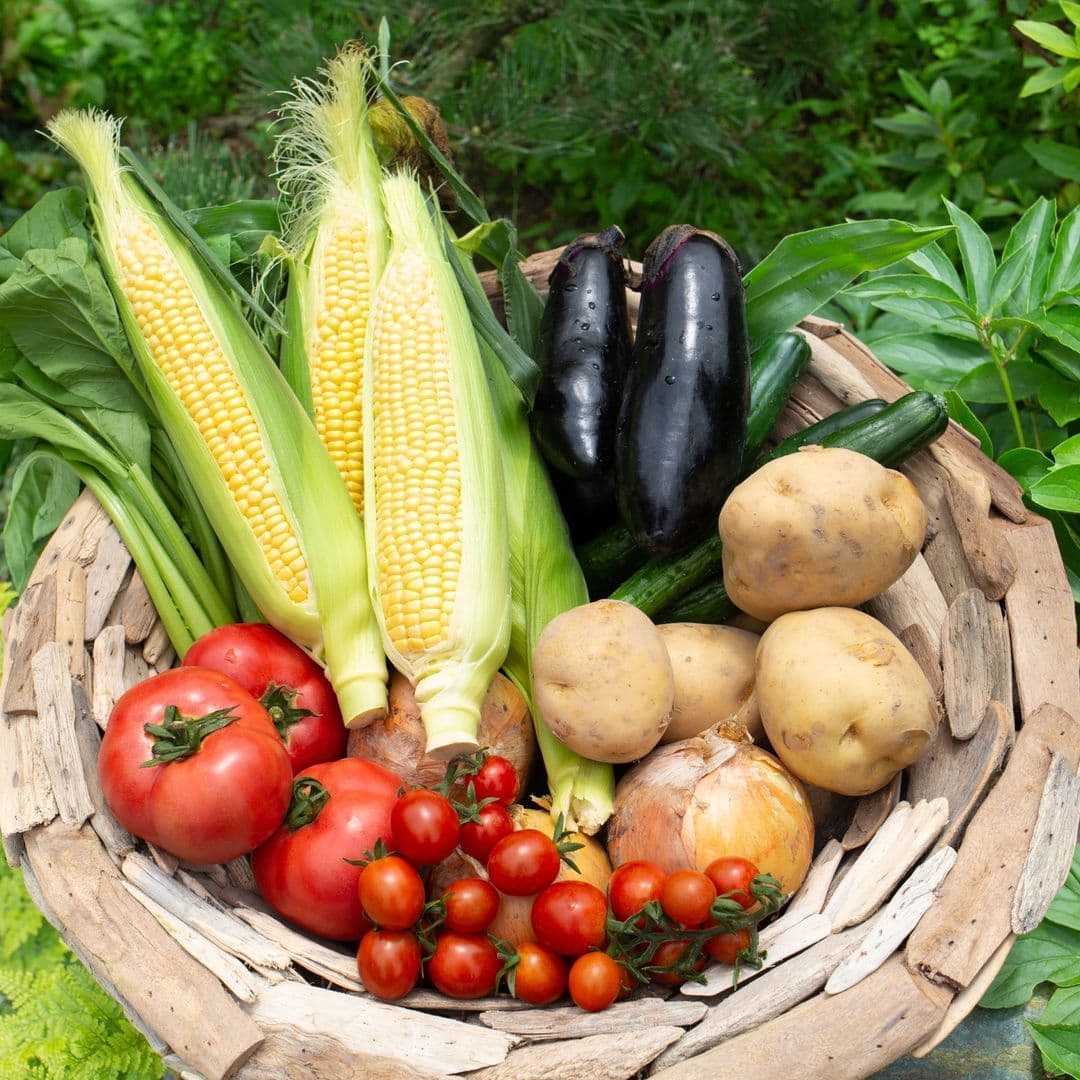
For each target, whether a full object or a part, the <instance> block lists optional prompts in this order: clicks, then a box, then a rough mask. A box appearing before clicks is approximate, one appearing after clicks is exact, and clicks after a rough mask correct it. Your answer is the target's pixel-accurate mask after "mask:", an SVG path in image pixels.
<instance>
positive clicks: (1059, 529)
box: [1044, 510, 1080, 930]
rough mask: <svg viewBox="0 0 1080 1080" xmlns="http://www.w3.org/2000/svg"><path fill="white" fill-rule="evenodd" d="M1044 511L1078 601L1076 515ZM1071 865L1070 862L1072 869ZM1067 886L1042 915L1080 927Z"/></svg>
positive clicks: (1079, 885)
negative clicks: (1074, 522) (1074, 525)
mask: <svg viewBox="0 0 1080 1080" xmlns="http://www.w3.org/2000/svg"><path fill="white" fill-rule="evenodd" d="M1044 513H1045V514H1046V517H1047V518H1049V520H1050V524H1051V525H1053V527H1054V537H1055V539H1056V540H1057V542H1058V550H1059V551H1060V552H1061V561H1062V562H1063V563H1064V564H1065V572H1066V574H1067V575H1068V578H1069V585H1070V587H1071V588H1072V591H1073V598H1074V599H1075V600H1076V602H1077V603H1078V604H1080V533H1078V532H1077V530H1076V529H1075V528H1074V527H1073V526H1072V525H1071V524H1070V522H1071V521H1075V520H1076V517H1075V516H1074V515H1067V514H1061V513H1058V511H1057V510H1046V511H1044ZM1075 867H1076V864H1075V862H1074V863H1073V868H1074V870H1075ZM1067 885H1068V888H1063V889H1062V890H1061V891H1060V892H1059V893H1058V894H1057V896H1056V897H1054V901H1053V903H1052V904H1051V905H1050V908H1049V910H1048V911H1047V912H1046V918H1048V919H1050V921H1051V922H1056V923H1058V924H1059V925H1061V926H1071V927H1072V928H1073V929H1074V930H1080V882H1077V881H1076V879H1075V877H1074V876H1073V875H1072V874H1070V876H1069V881H1068V882H1067Z"/></svg>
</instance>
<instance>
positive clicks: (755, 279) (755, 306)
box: [745, 220, 951, 348]
mask: <svg viewBox="0 0 1080 1080" xmlns="http://www.w3.org/2000/svg"><path fill="white" fill-rule="evenodd" d="M950 231H951V230H950V229H948V228H918V227H916V226H913V225H908V224H906V223H905V222H902V221H889V220H875V221H851V222H846V223H844V224H842V225H831V226H826V227H825V228H821V229H812V230H810V231H809V232H803V233H795V234H794V235H792V236H787V237H785V238H784V239H783V240H781V241H780V243H779V244H777V245H776V247H775V248H773V250H772V251H771V252H770V253H769V254H768V255H766V256H765V258H764V259H762V261H761V262H760V263H758V265H757V266H755V267H754V269H753V270H751V271H750V273H749V274H747V275H746V279H745V282H746V310H747V320H748V322H749V328H750V344H751V348H754V347H756V346H757V345H758V344H760V343H761V342H762V341H763V340H764V339H765V338H767V337H768V336H769V335H770V334H775V333H776V332H778V331H780V330H790V329H791V327H793V326H794V325H795V324H796V323H797V322H799V320H800V319H803V318H805V317H806V316H807V315H811V314H813V313H814V312H815V311H817V310H818V308H820V307H821V305H822V304H824V303H825V302H826V301H827V300H829V299H830V298H831V297H832V296H834V295H835V294H836V293H838V292H839V291H840V290H841V289H843V288H844V287H845V286H846V285H848V284H850V282H852V281H854V280H855V278H856V277H858V275H859V274H862V273H865V272H866V271H868V270H877V269H880V268H881V267H884V266H891V265H892V264H893V263H895V262H899V261H900V260H901V259H903V258H905V257H906V256H908V255H910V254H911V253H912V252H913V251H918V249H919V248H921V247H923V246H924V245H926V244H929V243H932V242H933V241H934V240H937V239H939V238H940V237H942V236H945V235H946V234H947V233H949V232H950Z"/></svg>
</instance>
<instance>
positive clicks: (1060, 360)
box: [1038, 339, 1080, 383]
mask: <svg viewBox="0 0 1080 1080" xmlns="http://www.w3.org/2000/svg"><path fill="white" fill-rule="evenodd" d="M1038 355H1039V357H1040V358H1041V359H1043V360H1045V361H1046V363H1047V365H1048V366H1049V367H1052V368H1053V369H1054V370H1055V371H1056V372H1058V374H1060V375H1064V376H1065V378H1067V379H1071V380H1072V381H1073V382H1075V383H1080V353H1074V352H1073V351H1072V349H1066V348H1065V346H1064V345H1059V344H1058V343H1057V342H1056V341H1051V340H1049V339H1043V340H1042V341H1040V342H1039V350H1038Z"/></svg>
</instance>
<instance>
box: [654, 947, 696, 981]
mask: <svg viewBox="0 0 1080 1080" xmlns="http://www.w3.org/2000/svg"><path fill="white" fill-rule="evenodd" d="M689 946H690V942H688V941H686V940H683V939H673V940H672V941H665V942H664V943H663V944H662V945H661V946H660V948H658V949H657V950H656V952H655V953H653V958H652V960H650V961H649V964H650V966H651V965H653V964H656V965H657V966H659V967H667V966H669V965H671V964H675V963H677V962H678V960H679V958H680V957H681V956H682V955H683V953H685V952H686V950H687V949H688V948H689ZM704 967H705V957H704V956H700V957H698V959H697V960H696V961H695V962H694V970H695V971H701V970H702V968H704ZM649 979H650V980H651V981H652V982H654V983H657V984H658V985H659V986H681V985H682V984H683V983H684V982H686V979H685V978H684V977H683V976H682V975H677V974H676V973H675V972H674V971H654V972H652V973H651V974H650V975H649Z"/></svg>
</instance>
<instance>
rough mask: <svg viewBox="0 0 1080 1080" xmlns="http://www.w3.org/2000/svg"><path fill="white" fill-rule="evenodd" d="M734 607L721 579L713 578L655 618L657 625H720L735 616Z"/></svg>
mask: <svg viewBox="0 0 1080 1080" xmlns="http://www.w3.org/2000/svg"><path fill="white" fill-rule="evenodd" d="M735 611H736V608H735V605H734V604H733V603H732V602H731V599H730V598H729V596H728V594H727V589H725V588H724V581H723V578H721V577H715V578H713V579H712V580H711V581H706V582H705V584H704V585H699V586H698V587H697V588H696V589H692V590H691V591H690V592H688V593H687V594H686V595H685V596H681V597H680V598H679V599H678V600H676V601H675V603H674V604H672V605H671V606H670V607H666V608H664V610H663V611H661V612H660V614H659V615H658V616H657V617H656V621H657V622H658V623H673V622H691V623H713V624H714V625H715V624H716V623H722V622H723V621H724V620H725V619H729V618H731V616H732V615H734V614H735Z"/></svg>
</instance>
